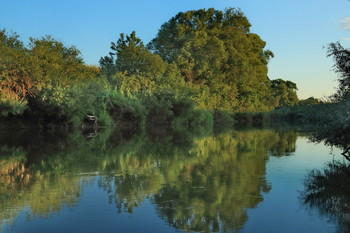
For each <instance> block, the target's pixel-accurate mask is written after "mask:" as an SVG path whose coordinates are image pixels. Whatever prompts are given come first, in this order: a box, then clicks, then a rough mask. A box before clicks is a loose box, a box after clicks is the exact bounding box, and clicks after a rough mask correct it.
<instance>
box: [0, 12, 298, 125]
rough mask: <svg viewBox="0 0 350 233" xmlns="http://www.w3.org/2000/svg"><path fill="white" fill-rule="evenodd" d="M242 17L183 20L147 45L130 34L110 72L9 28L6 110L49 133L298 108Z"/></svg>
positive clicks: (3, 35)
mask: <svg viewBox="0 0 350 233" xmlns="http://www.w3.org/2000/svg"><path fill="white" fill-rule="evenodd" d="M250 26H251V25H250V23H249V21H248V19H247V18H246V17H245V16H244V14H243V13H242V12H241V11H240V10H236V9H234V8H229V9H226V10H225V11H218V10H215V9H207V10H206V9H203V10H197V11H188V12H185V13H182V12H180V13H178V14H177V15H176V16H175V17H173V18H171V19H170V20H169V21H168V22H166V23H164V24H163V25H162V26H161V28H160V29H159V32H158V34H157V36H156V37H155V38H154V39H153V40H152V41H151V42H150V43H149V44H148V45H145V44H144V43H143V42H142V41H141V39H140V38H138V37H137V36H136V33H135V32H132V33H131V34H127V35H126V34H120V37H119V39H118V40H117V41H116V42H112V45H111V52H110V54H109V55H108V56H105V57H103V58H101V59H100V66H99V67H97V66H88V65H86V64H84V62H83V59H82V57H81V54H80V51H79V50H77V49H76V48H75V47H67V46H65V45H64V44H63V43H62V42H60V41H58V40H56V39H53V38H52V37H50V36H46V37H43V38H39V39H36V38H30V42H29V45H27V46H26V45H24V43H23V42H22V41H20V40H19V36H18V35H17V34H15V33H12V34H9V33H7V32H6V31H5V30H2V31H0V113H1V115H2V116H3V118H4V117H7V118H14V117H17V118H18V116H20V118H26V119H31V120H32V121H35V122H37V123H38V124H39V125H41V126H46V127H54V126H55V125H67V126H68V125H73V126H78V125H81V124H87V123H89V122H90V123H96V122H97V123H98V124H100V125H110V124H112V123H115V122H116V123H123V124H125V123H131V124H139V125H143V124H197V123H204V122H211V123H212V122H213V120H215V119H214V118H215V116H218V115H222V114H215V113H218V112H221V113H222V112H224V111H226V112H246V111H266V110H271V109H274V108H276V107H281V106H292V105H295V104H296V103H298V97H297V95H296V90H297V87H296V84H295V83H293V82H291V81H284V80H282V79H277V80H270V79H269V78H268V76H267V64H268V61H269V60H270V59H271V58H272V57H273V53H272V52H271V51H269V50H265V49H264V48H265V44H266V43H265V42H264V41H263V40H262V39H261V38H260V37H259V36H258V35H257V34H254V33H251V32H250Z"/></svg>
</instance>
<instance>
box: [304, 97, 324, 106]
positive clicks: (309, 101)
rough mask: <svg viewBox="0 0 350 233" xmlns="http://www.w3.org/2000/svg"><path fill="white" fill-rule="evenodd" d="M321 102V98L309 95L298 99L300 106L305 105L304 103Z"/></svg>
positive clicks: (313, 103)
mask: <svg viewBox="0 0 350 233" xmlns="http://www.w3.org/2000/svg"><path fill="white" fill-rule="evenodd" d="M320 103H322V101H321V100H319V99H317V98H314V97H309V98H307V99H304V100H299V105H300V106H306V105H315V104H320Z"/></svg>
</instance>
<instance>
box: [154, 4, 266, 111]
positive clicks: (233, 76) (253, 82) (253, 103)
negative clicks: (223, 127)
mask: <svg viewBox="0 0 350 233" xmlns="http://www.w3.org/2000/svg"><path fill="white" fill-rule="evenodd" d="M250 26H251V25H250V23H249V21H248V19H247V18H246V17H245V15H244V14H243V12H241V11H240V10H237V9H234V8H228V9H226V10H225V11H218V10H215V9H213V8H210V9H207V10H206V9H202V10H197V11H188V12H185V13H183V12H180V13H178V14H177V15H176V16H175V17H173V18H171V19H170V20H169V21H168V22H166V23H165V24H163V25H162V26H161V28H160V30H159V32H158V34H157V37H156V38H154V39H153V40H152V41H151V42H150V43H149V44H148V47H149V48H150V49H151V50H152V51H153V52H154V53H156V54H159V55H160V56H161V57H162V58H163V59H164V60H165V61H167V62H175V63H176V64H177V65H178V67H179V68H180V70H181V72H182V75H183V76H184V79H185V80H186V81H187V82H191V83H194V84H196V85H199V86H201V89H202V95H201V97H200V98H202V100H203V99H208V100H210V101H209V102H208V101H206V102H205V101H204V102H203V101H202V102H203V105H204V107H206V108H212V109H230V110H238V111H244V110H261V109H263V108H264V107H266V102H267V99H268V98H267V97H268V95H269V92H270V83H269V80H268V78H267V63H268V60H269V59H270V58H271V57H272V56H273V54H272V52H271V51H268V50H264V47H265V44H266V43H265V42H264V41H263V40H261V38H260V37H259V36H258V35H256V34H254V33H251V32H250ZM213 100H215V101H214V102H215V103H214V102H213ZM199 101H201V100H199Z"/></svg>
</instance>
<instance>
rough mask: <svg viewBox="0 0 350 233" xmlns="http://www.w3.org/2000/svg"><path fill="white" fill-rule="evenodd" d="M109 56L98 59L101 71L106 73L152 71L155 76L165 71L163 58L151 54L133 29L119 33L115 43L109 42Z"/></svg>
mask: <svg viewBox="0 0 350 233" xmlns="http://www.w3.org/2000/svg"><path fill="white" fill-rule="evenodd" d="M111 50H112V52H110V55H109V56H105V57H102V58H101V59H100V66H101V69H102V71H103V72H104V73H105V74H106V75H107V76H111V75H114V74H115V73H116V72H123V73H127V74H129V75H134V74H139V73H152V74H153V75H155V76H157V75H160V74H162V73H164V71H165V64H164V62H163V60H162V59H161V58H160V57H159V56H158V55H155V54H152V53H151V52H150V51H149V50H148V49H147V47H146V46H144V44H143V42H142V41H141V39H140V38H138V37H137V36H136V32H135V31H133V32H132V33H131V34H130V35H125V34H124V33H121V34H120V37H119V39H118V41H117V42H116V43H114V42H112V43H111Z"/></svg>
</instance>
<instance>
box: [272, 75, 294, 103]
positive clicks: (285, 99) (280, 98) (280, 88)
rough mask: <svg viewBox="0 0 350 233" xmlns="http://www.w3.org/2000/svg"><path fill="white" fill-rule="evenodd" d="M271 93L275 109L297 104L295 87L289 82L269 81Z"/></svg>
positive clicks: (280, 80)
mask: <svg viewBox="0 0 350 233" xmlns="http://www.w3.org/2000/svg"><path fill="white" fill-rule="evenodd" d="M271 87H272V93H273V95H274V96H275V98H276V100H277V107H282V106H293V105H296V104H298V101H299V100H298V96H297V93H296V91H297V90H298V88H297V85H296V84H295V83H294V82H291V81H288V80H287V81H285V80H282V79H276V80H272V81H271Z"/></svg>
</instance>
